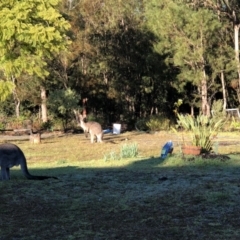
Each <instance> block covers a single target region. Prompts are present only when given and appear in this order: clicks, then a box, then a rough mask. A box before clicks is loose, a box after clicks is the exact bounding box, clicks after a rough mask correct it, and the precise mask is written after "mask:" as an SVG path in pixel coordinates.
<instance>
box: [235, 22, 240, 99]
mask: <svg viewBox="0 0 240 240" xmlns="http://www.w3.org/2000/svg"><path fill="white" fill-rule="evenodd" d="M239 27H240V26H239V25H238V24H236V23H235V24H234V46H235V58H236V61H237V72H238V88H237V89H236V90H237V97H238V101H239V103H240V63H239V40H238V38H239Z"/></svg>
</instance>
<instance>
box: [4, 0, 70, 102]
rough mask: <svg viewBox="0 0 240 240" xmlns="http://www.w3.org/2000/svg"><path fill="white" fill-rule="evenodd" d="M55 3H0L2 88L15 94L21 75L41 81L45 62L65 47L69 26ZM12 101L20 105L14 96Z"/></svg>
mask: <svg viewBox="0 0 240 240" xmlns="http://www.w3.org/2000/svg"><path fill="white" fill-rule="evenodd" d="M57 4H58V0H48V1H46V0H29V1H25V0H19V1H13V0H10V1H9V0H2V1H1V2H0V22H1V25H0V71H1V80H0V81H1V85H5V86H8V87H9V86H11V87H12V91H13V92H15V91H14V88H16V87H18V84H17V80H18V78H19V77H20V76H22V75H25V74H27V75H35V76H37V77H38V78H39V79H42V80H44V78H45V77H46V76H47V75H48V74H49V73H48V70H47V60H49V59H52V58H53V56H54V55H55V54H57V53H59V52H60V51H62V50H64V49H65V48H66V46H67V44H68V39H67V37H66V30H67V29H69V24H68V22H67V21H66V20H65V19H64V18H63V17H62V16H61V14H60V13H59V12H58V10H57V8H56V6H57ZM10 82H11V84H10ZM15 94H16V92H15ZM15 99H16V105H19V103H20V102H19V101H20V100H19V97H18V96H16V95H15Z"/></svg>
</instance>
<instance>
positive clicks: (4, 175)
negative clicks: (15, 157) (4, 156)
mask: <svg viewBox="0 0 240 240" xmlns="http://www.w3.org/2000/svg"><path fill="white" fill-rule="evenodd" d="M1 175H2V176H1V177H2V180H9V179H10V170H9V168H8V167H1Z"/></svg>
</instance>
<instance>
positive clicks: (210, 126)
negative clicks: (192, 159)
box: [175, 114, 225, 152]
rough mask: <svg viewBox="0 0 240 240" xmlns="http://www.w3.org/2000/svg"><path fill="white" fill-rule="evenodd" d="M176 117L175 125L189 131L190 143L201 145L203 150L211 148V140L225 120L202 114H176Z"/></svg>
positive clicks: (206, 150) (207, 150)
mask: <svg viewBox="0 0 240 240" xmlns="http://www.w3.org/2000/svg"><path fill="white" fill-rule="evenodd" d="M177 117H178V120H177V127H181V128H183V129H184V130H186V131H187V132H189V133H190V135H191V141H192V144H193V145H194V146H199V147H201V148H202V151H203V152H209V151H210V150H211V149H212V146H213V142H212V141H213V139H214V138H215V137H216V136H217V134H218V132H219V131H220V129H221V128H222V126H223V124H224V122H225V119H224V118H221V119H219V118H218V119H216V118H210V117H208V116H205V115H202V114H201V115H198V116H197V117H196V118H195V117H193V116H191V115H182V114H177ZM175 131H176V129H175Z"/></svg>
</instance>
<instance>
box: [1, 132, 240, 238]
mask: <svg viewBox="0 0 240 240" xmlns="http://www.w3.org/2000/svg"><path fill="white" fill-rule="evenodd" d="M170 139H171V140H173V142H174V151H173V154H172V155H171V156H169V157H168V158H167V159H165V160H161V159H160V158H159V155H160V152H161V148H162V146H163V145H164V143H165V142H166V141H168V140H170ZM0 140H1V141H2V142H3V141H6V140H4V139H3V138H2V139H1V136H0ZM11 142H12V143H15V144H17V145H18V146H19V147H20V148H21V149H22V150H23V152H24V153H25V155H26V158H27V161H28V167H29V171H30V173H31V174H35V175H52V176H56V177H58V178H59V179H58V180H55V179H47V180H44V181H30V180H26V179H25V178H24V177H23V175H22V174H21V171H20V169H19V168H18V167H14V168H13V169H12V170H11V180H10V181H4V182H3V181H1V182H0V191H1V195H0V201H1V202H0V212H1V215H0V216H1V217H0V240H20V239H21V240H25V239H26V240H31V239H33V240H36V239H39V240H40V239H41V240H42V239H54V240H55V239H59V240H63V239H64V240H65V239H93V240H102V239H124V240H125V239H147V240H148V239H149V240H150V239H151V240H152V239H154V240H155V239H169V240H170V239H171V240H172V239H176V240H180V239H194V240H200V239H201V240H202V239H218V240H219V239H220V240H221V239H222V240H225V239H236V240H237V239H240V228H239V226H240V217H239V212H240V204H239V202H240V169H239V168H240V141H239V133H222V134H220V135H219V137H218V138H217V139H216V140H215V144H214V147H215V150H216V151H217V152H218V154H219V156H218V157H217V158H214V159H208V158H207V159H203V158H201V157H183V156H182V155H181V152H180V146H179V145H180V144H181V140H180V139H178V138H177V136H176V135H174V134H171V133H165V132H160V133H156V134H146V133H138V132H129V133H124V134H120V135H111V134H106V135H105V137H104V143H103V144H97V143H95V144H91V143H90V140H89V139H86V138H85V137H84V135H83V134H76V135H73V134H69V135H59V136H55V137H48V138H44V139H43V140H42V143H41V144H31V143H30V142H29V141H24V140H21V141H20V140H14V141H11ZM131 143H136V144H137V146H138V151H139V155H138V158H134V159H111V158H106V156H107V155H109V154H110V153H111V154H112V155H113V153H114V154H115V155H118V153H119V151H120V149H121V146H122V145H123V144H127V145H129V144H131ZM226 155H227V156H228V158H227V157H226Z"/></svg>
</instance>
